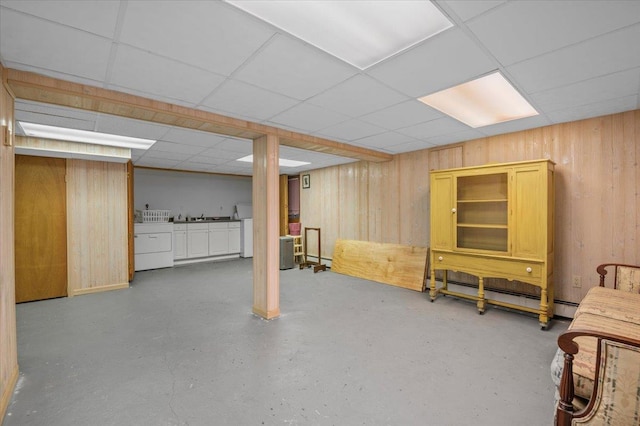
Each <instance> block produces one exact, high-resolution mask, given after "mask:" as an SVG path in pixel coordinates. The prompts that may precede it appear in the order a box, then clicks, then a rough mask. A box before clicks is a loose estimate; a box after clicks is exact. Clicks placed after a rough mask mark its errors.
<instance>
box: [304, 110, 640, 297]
mask: <svg viewBox="0 0 640 426" xmlns="http://www.w3.org/2000/svg"><path fill="white" fill-rule="evenodd" d="M639 151H640V110H636V111H629V112H625V113H620V114H614V115H609V116H603V117H596V118H592V119H588V120H582V121H576V122H570V123H563V124H557V125H552V126H546V127H541V128H536V129H531V130H526V131H522V132H515V133H510V134H505V135H499V136H493V137H486V138H481V139H476V140H472V141H467V142H464V143H460V144H455V145H451V146H445V147H440V148H436V149H432V150H424V151H418V152H413V153H409V154H401V155H396V156H394V159H393V160H391V161H390V162H387V163H367V162H359V163H354V164H349V165H347V166H348V167H349V168H346V167H347V166H338V167H331V168H327V169H320V170H314V171H312V172H311V182H312V186H311V188H310V189H308V190H303V191H302V193H301V212H300V215H301V221H302V222H303V224H304V223H310V222H316V221H317V220H318V219H319V217H320V215H322V218H323V225H322V227H323V229H322V232H323V247H327V248H328V250H324V249H323V252H324V253H326V256H327V257H331V255H330V252H329V250H331V251H332V250H333V245H334V244H335V239H337V238H344V239H355V240H362V241H372V242H385V243H399V244H408V245H418V246H419V245H428V241H429V229H428V226H429V225H428V223H429V220H428V218H429V209H430V206H429V201H428V198H429V189H428V175H427V174H428V173H427V172H428V170H437V169H445V168H453V167H465V166H476V165H482V164H487V163H502V162H510V161H524V160H535V159H541V158H548V159H550V160H552V161H554V162H555V163H556V167H555V170H556V173H555V179H556V185H555V192H556V197H555V198H556V203H555V205H556V209H555V219H556V220H555V257H554V262H555V273H554V282H555V287H556V294H555V295H556V299H558V300H564V301H568V302H576V303H577V302H579V301H580V300H581V299H582V297H583V296H584V294H585V293H586V292H587V291H588V289H589V288H591V287H592V286H595V285H597V274H596V273H595V268H596V266H597V265H598V264H599V263H603V262H614V261H615V262H621V263H631V264H640V241H639V239H638V235H639V231H640V214H639V213H638V212H639V211H640V210H639V207H640V164H639V159H638V157H639ZM336 170H341V172H340V180H339V187H340V191H341V192H340V193H339V197H338V196H337V195H336V193H335V190H332V189H324V190H323V191H322V193H321V192H318V191H319V189H318V188H317V186H315V185H314V183H315V182H322V183H323V184H326V185H333V184H334V183H333V181H332V180H331V179H326V180H325V179H324V178H325V177H326V176H331V175H332V174H334V173H336ZM350 170H353V171H356V170H359V171H360V173H355V172H353V173H351V172H349V171H350ZM320 195H322V196H323V197H325V198H323V199H322V200H318V199H317V198H318V197H319V196H320ZM422 197H424V198H422ZM354 200H358V202H355V201H354ZM343 202H344V208H342V204H343ZM321 203H322V204H321ZM321 205H324V206H325V207H326V206H332V208H331V209H326V208H324V209H322V213H320V211H321V210H320V209H319V208H320V207H321ZM364 206H366V208H364ZM354 210H356V211H355V212H354ZM345 215H348V216H347V217H346V219H345V220H344V221H343V218H345ZM354 215H355V216H357V218H358V219H357V222H358V224H359V225H360V226H359V229H358V231H357V232H355V231H354V230H353V228H352V226H351V223H353V221H354V219H353V216H354ZM343 223H344V226H343ZM363 223H366V224H367V225H366V227H365V226H363V225H362V224H363ZM303 226H304V225H303ZM345 227H348V228H345ZM347 229H348V230H347ZM325 235H326V237H325ZM334 236H335V237H334ZM332 238H335V239H333V240H331V239H332ZM452 275H453V274H452ZM575 275H578V276H580V277H581V278H582V287H581V288H574V287H573V286H572V278H573V276H575ZM452 278H453V277H452ZM454 279H459V280H461V281H466V282H471V283H473V282H475V279H474V278H473V277H470V276H467V275H464V274H459V275H455V278H454ZM487 284H488V285H494V286H496V287H499V288H503V289H508V290H512V291H518V292H525V293H532V294H535V293H536V289H535V288H531V286H528V285H526V284H522V283H517V282H507V281H503V280H490V283H487Z"/></svg>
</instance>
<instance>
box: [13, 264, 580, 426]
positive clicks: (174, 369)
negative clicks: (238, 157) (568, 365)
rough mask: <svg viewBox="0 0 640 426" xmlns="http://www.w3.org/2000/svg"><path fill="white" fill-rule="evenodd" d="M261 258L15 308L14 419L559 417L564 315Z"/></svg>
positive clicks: (153, 421)
mask: <svg viewBox="0 0 640 426" xmlns="http://www.w3.org/2000/svg"><path fill="white" fill-rule="evenodd" d="M251 266H252V265H251V260H250V259H249V260H244V259H243V260H236V261H228V262H218V263H207V264H196V265H190V266H183V267H178V268H173V269H164V270H155V271H147V272H139V273H137V274H136V277H135V280H134V281H133V283H132V286H131V288H130V289H127V290H119V291H113V292H107V293H100V294H93V295H85V296H78V297H74V298H66V299H56V300H48V301H42V302H34V303H27V304H21V305H18V308H17V318H18V350H19V363H20V379H19V383H18V386H17V389H16V392H15V394H14V396H13V398H12V401H11V403H10V406H9V408H8V412H7V415H6V417H5V419H4V424H5V425H6V426H14V425H21V426H27V425H34V426H35V425H47V426H56V425H64V426H71V425H118V426H123V425H190V426H195V425H262V424H265V425H293V424H308V425H505V426H506V425H509V426H513V425H550V424H551V421H552V416H553V385H552V382H551V378H550V374H549V364H550V362H551V359H552V357H553V355H554V352H555V348H556V338H557V336H558V334H559V333H561V332H562V331H564V330H565V329H566V327H567V326H568V322H567V321H553V322H552V325H551V328H550V330H548V331H541V330H540V329H539V326H538V321H537V318H535V317H534V316H531V315H527V314H520V313H516V312H510V311H506V310H502V309H498V308H492V307H490V308H489V309H488V310H487V312H486V313H485V314H484V315H483V316H480V315H478V314H477V312H476V310H475V306H474V304H473V303H470V302H468V301H463V300H458V299H454V298H451V297H445V298H439V299H438V300H437V301H436V302H435V303H429V301H428V296H427V295H426V294H421V293H417V292H414V291H410V290H404V289H400V288H395V287H391V286H387V285H382V284H377V283H373V282H370V281H364V280H360V279H356V278H352V277H346V276H342V275H339V274H336V273H333V272H319V273H317V274H314V273H313V271H311V270H309V269H307V270H298V269H293V270H287V271H282V272H281V298H280V305H281V310H282V316H281V317H280V318H279V319H276V320H272V321H265V320H262V319H260V318H258V317H256V316H254V315H252V313H251V301H252V288H251V287H252V283H251V276H252V272H251Z"/></svg>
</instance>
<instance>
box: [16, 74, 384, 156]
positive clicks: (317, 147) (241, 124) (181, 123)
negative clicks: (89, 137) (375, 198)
mask: <svg viewBox="0 0 640 426" xmlns="http://www.w3.org/2000/svg"><path fill="white" fill-rule="evenodd" d="M5 75H6V78H7V83H8V85H9V87H11V89H12V90H13V92H14V93H15V95H16V97H17V98H18V99H24V100H30V101H37V102H43V103H47V104H54V105H61V106H66V107H71V108H77V109H82V110H87V111H94V112H99V113H104V114H111V115H117V116H120V117H125V118H133V119H137V120H144V121H150V122H153V123H159V124H165V125H169V126H176V127H182V128H186V129H193V130H200V131H205V132H211V133H216V134H221V135H226V136H233V137H238V138H244V139H257V138H260V137H263V136H266V135H275V136H277V137H278V139H279V140H280V144H281V145H285V146H290V147H294V148H301V149H306V150H309V151H317V152H322V153H324V154H332V155H338V156H341V157H348V158H354V159H357V160H363V161H372V162H384V161H389V160H391V159H392V158H393V156H392V155H391V154H388V153H384V152H379V151H374V150H371V149H367V148H362V147H357V146H352V145H348V144H345V143H342V142H336V141H332V140H329V139H323V138H318V137H315V136H310V135H305V134H302V133H297V132H292V131H288V130H284V129H279V128H277V127H271V126H266V125H263V124H258V123H253V122H251V121H246V120H240V119H237V118H232V117H226V116H224V115H220V114H215V113H212V112H207V111H201V110H197V109H193V108H188V107H184V106H179V105H174V104H170V103H166V102H162V101H156V100H152V99H148V98H144V97H141V96H136V95H130V94H127V93H122V92H117V91H115V90H109V89H102V88H99V87H95V86H89V85H85V84H80V83H73V82H70V81H65V80H60V79H56V78H52V77H46V76H43V75H39V74H35V73H32V72H28V71H19V70H15V69H11V68H9V69H5Z"/></svg>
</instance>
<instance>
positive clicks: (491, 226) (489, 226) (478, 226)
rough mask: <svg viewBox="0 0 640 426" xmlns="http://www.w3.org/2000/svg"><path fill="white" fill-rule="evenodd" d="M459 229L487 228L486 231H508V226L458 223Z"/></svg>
mask: <svg viewBox="0 0 640 426" xmlns="http://www.w3.org/2000/svg"><path fill="white" fill-rule="evenodd" d="M457 226H458V227H459V228H485V229H508V228H509V226H508V225H506V224H505V225H500V224H484V223H458V224H457Z"/></svg>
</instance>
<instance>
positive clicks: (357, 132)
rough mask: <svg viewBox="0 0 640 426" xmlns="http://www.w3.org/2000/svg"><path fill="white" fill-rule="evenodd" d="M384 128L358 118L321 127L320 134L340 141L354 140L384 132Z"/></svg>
mask: <svg viewBox="0 0 640 426" xmlns="http://www.w3.org/2000/svg"><path fill="white" fill-rule="evenodd" d="M384 132H385V129H383V128H382V127H378V126H374V125H373V124H369V123H365V122H364V121H360V120H349V121H345V122H343V123H339V124H336V125H333V126H330V127H326V128H324V129H322V130H321V131H320V132H318V133H319V134H320V136H324V137H329V138H334V139H338V140H342V141H354V140H356V139H361V138H365V137H367V136H371V135H375V134H379V133H384Z"/></svg>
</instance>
